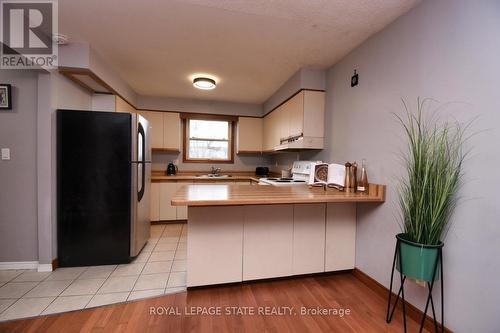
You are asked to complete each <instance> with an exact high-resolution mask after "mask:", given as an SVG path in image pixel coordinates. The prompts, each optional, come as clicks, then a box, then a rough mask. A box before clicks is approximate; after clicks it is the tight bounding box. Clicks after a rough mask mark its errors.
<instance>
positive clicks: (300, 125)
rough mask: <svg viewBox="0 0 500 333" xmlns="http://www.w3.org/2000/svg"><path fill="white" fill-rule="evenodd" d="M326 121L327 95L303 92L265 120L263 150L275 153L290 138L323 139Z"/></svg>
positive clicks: (316, 92) (319, 92) (318, 92)
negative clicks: (281, 143) (276, 148)
mask: <svg viewBox="0 0 500 333" xmlns="http://www.w3.org/2000/svg"><path fill="white" fill-rule="evenodd" d="M324 121H325V93H324V92H323V91H311V90H302V91H301V92H299V93H298V94H296V95H295V96H293V97H292V98H290V99H289V100H288V101H286V102H285V103H283V104H282V105H280V106H279V107H278V108H276V109H274V110H273V111H272V112H270V113H268V114H267V115H266V116H265V117H264V121H263V134H264V135H263V150H264V151H270V150H273V149H274V148H275V147H276V146H278V145H279V144H280V140H281V139H287V138H290V137H299V136H304V137H313V138H323V137H324V132H325V129H324Z"/></svg>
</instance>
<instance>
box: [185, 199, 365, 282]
mask: <svg viewBox="0 0 500 333" xmlns="http://www.w3.org/2000/svg"><path fill="white" fill-rule="evenodd" d="M188 225H189V228H188V241H187V244H188V245H187V246H188V253H187V269H188V270H187V285H188V286H189V287H191V286H201V285H211V284H220V283H230V282H238V281H247V280H257V279H266V278H274V277H282V276H292V275H301V274H310V273H319V272H324V271H327V272H329V271H338V270H345V269H353V268H354V259H355V241H356V204H355V203H338V204H337V203H335V204H325V203H319V204H295V205H294V204H282V205H249V206H206V207H189V222H188Z"/></svg>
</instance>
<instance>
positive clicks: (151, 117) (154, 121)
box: [138, 111, 163, 149]
mask: <svg viewBox="0 0 500 333" xmlns="http://www.w3.org/2000/svg"><path fill="white" fill-rule="evenodd" d="M138 113H139V114H140V115H141V116H143V117H144V118H146V119H147V120H148V121H149V126H150V127H151V148H157V149H161V148H163V112H155V111H138Z"/></svg>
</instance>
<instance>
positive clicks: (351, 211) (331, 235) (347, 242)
mask: <svg viewBox="0 0 500 333" xmlns="http://www.w3.org/2000/svg"><path fill="white" fill-rule="evenodd" d="M355 255H356V204H355V203H329V204H327V211H326V249H325V271H327V272H328V271H338V270H344V269H353V268H354V264H355Z"/></svg>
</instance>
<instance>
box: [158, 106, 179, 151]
mask: <svg viewBox="0 0 500 333" xmlns="http://www.w3.org/2000/svg"><path fill="white" fill-rule="evenodd" d="M162 113H163V148H164V149H166V150H173V151H180V149H181V118H180V115H179V113H175V112H162Z"/></svg>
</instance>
